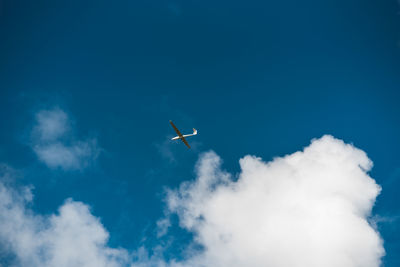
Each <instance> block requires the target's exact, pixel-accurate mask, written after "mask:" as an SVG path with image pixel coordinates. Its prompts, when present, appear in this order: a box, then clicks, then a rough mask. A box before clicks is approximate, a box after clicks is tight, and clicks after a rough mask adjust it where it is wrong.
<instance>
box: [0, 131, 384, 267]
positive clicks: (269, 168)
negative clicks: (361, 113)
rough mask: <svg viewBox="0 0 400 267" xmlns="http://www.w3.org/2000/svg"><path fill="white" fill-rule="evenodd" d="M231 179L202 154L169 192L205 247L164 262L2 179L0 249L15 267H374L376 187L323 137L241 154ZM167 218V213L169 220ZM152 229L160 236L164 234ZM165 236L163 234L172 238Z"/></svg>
mask: <svg viewBox="0 0 400 267" xmlns="http://www.w3.org/2000/svg"><path fill="white" fill-rule="evenodd" d="M240 166H241V173H240V176H239V177H238V179H237V180H233V179H232V176H231V175H230V174H229V173H227V172H225V171H223V170H221V159H220V158H219V157H218V156H217V155H216V154H215V153H214V152H208V153H205V154H203V155H202V156H201V157H200V160H199V162H198V164H197V165H196V173H197V178H196V179H195V180H194V181H192V182H184V183H183V184H182V185H181V186H180V187H179V189H177V190H170V191H169V192H168V197H167V204H168V211H169V213H170V214H174V213H176V214H177V215H178V218H179V224H180V226H181V227H182V228H184V229H186V230H188V231H190V232H192V233H193V235H194V240H193V242H194V243H195V244H196V245H200V247H202V248H203V249H191V248H193V247H197V248H198V247H199V246H189V247H188V248H187V251H186V254H185V257H186V259H185V260H178V259H172V260H165V258H163V256H162V254H163V248H162V243H160V244H159V245H157V246H155V247H154V248H153V249H152V252H151V253H149V252H148V251H147V250H146V249H145V248H143V247H140V248H138V249H137V250H136V251H133V252H131V253H130V252H128V251H126V250H124V249H115V248H111V247H109V246H108V245H107V240H108V236H109V234H108V232H107V230H106V229H105V228H104V227H103V225H102V224H101V222H100V221H99V219H98V218H96V217H94V216H93V215H92V214H91V212H90V209H89V207H88V206H87V205H85V204H84V203H81V202H76V201H73V200H70V199H69V200H67V201H66V202H65V203H64V204H63V205H62V206H61V207H60V208H59V211H58V213H56V214H52V215H50V216H42V215H38V214H35V213H34V212H33V211H32V210H31V209H29V208H28V206H29V205H30V203H31V201H32V193H31V190H30V189H29V188H22V189H19V190H16V189H12V187H10V186H8V185H7V183H6V182H4V181H6V180H7V179H4V176H3V178H1V179H0V245H1V246H3V247H4V246H5V248H6V249H7V250H8V251H9V252H11V253H13V254H14V255H15V256H16V260H17V264H19V265H18V266H44V267H47V266H61V267H63V266H65V267H69V266H89V267H90V266H100V267H101V266H111V267H113V266H128V265H129V266H132V267H133V266H135V267H136V266H138V267H139V266H140V267H142V266H157V267H167V266H169V267H183V266H185V267H186V266H190V267H200V266H201V267H204V266H213V267H222V266H223V267H225V266H232V267H244V266H246V267H253V266H254V267H255V266H257V267H258V266H271V267H282V266H285V267H286V266H293V267H297V266H302V267H303V266H310V267H313V266H318V267H319V266H324V267H377V266H379V265H380V262H381V258H382V257H383V255H384V253H385V252H384V249H383V240H382V239H381V237H380V235H379V233H378V232H377V230H376V228H374V227H373V226H371V225H370V224H369V223H368V218H369V216H370V215H371V209H372V207H373V205H374V202H375V199H376V197H377V195H378V194H379V193H380V187H379V186H378V185H377V184H376V183H375V181H374V180H373V179H372V178H371V177H369V175H368V173H367V172H368V171H369V170H370V169H371V167H372V162H371V161H370V160H369V159H368V157H367V155H366V154H365V153H364V152H363V151H362V150H359V149H357V148H355V147H354V146H352V145H349V144H345V143H344V142H343V141H341V140H338V139H335V138H333V137H331V136H324V137H322V138H320V139H317V140H313V142H312V143H311V145H310V146H308V147H306V148H305V149H304V151H301V152H296V153H294V154H291V155H287V156H285V157H282V158H275V159H274V160H273V161H271V162H268V163H267V162H263V161H262V160H261V159H260V158H257V157H253V156H246V157H244V158H242V159H241V160H240ZM170 214H169V215H170ZM170 223H171V222H170V221H169V219H168V216H167V218H165V219H160V220H159V222H158V226H159V232H158V233H157V235H158V236H159V237H160V236H162V235H164V234H165V232H166V231H167V229H168V228H169V227H170ZM170 234H171V233H170Z"/></svg>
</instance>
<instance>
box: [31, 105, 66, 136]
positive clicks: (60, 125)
mask: <svg viewBox="0 0 400 267" xmlns="http://www.w3.org/2000/svg"><path fill="white" fill-rule="evenodd" d="M35 117H36V123H37V124H36V126H35V128H34V132H35V133H36V134H37V135H38V137H39V138H40V139H41V140H42V141H52V140H56V139H57V138H59V137H61V136H62V135H64V134H65V133H66V132H67V131H68V130H69V128H70V125H69V120H68V116H67V114H66V113H65V112H64V111H62V110H61V109H59V108H55V109H52V110H41V111H39V112H38V113H37V114H36V116H35Z"/></svg>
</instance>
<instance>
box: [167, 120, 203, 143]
mask: <svg viewBox="0 0 400 267" xmlns="http://www.w3.org/2000/svg"><path fill="white" fill-rule="evenodd" d="M169 123H171V126H172V127H173V128H174V130H175V132H176V133H177V134H178V136H175V137H174V138H172V139H171V140H177V139H181V140H182V142H183V143H185V145H186V146H187V147H188V148H190V146H189V144H188V142H187V141H186V139H185V137H188V136H193V135H196V134H197V130H196V129H195V128H193V133H192V134H185V135H183V134H181V132H180V131H179V130H178V128H176V126H175V125H174V123H173V122H172V121H169Z"/></svg>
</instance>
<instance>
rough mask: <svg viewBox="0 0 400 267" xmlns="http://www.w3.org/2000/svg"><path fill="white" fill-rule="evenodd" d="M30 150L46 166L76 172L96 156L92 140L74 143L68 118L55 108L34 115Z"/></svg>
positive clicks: (97, 152)
mask: <svg viewBox="0 0 400 267" xmlns="http://www.w3.org/2000/svg"><path fill="white" fill-rule="evenodd" d="M32 136H33V150H34V151H35V153H36V155H37V156H38V158H39V160H40V161H42V162H43V163H45V164H46V165H47V166H48V167H50V168H53V169H56V168H61V169H64V170H79V169H82V168H84V167H86V166H87V165H88V164H90V163H91V162H93V160H95V159H96V158H97V156H98V154H99V151H100V149H99V147H98V145H97V142H96V139H88V140H76V139H75V138H74V136H73V134H72V131H71V122H70V120H69V118H68V115H67V114H66V113H65V112H64V111H62V110H61V109H59V108H55V109H52V110H42V111H39V112H38V113H37V114H36V125H35V126H34V128H33V131H32Z"/></svg>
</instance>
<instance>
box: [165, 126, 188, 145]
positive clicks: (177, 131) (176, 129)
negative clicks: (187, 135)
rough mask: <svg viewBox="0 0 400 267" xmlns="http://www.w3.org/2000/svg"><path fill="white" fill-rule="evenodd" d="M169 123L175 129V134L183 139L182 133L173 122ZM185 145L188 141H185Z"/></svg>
mask: <svg viewBox="0 0 400 267" xmlns="http://www.w3.org/2000/svg"><path fill="white" fill-rule="evenodd" d="M169 123H171V126H172V127H173V128H174V130H175V132H176V133H177V134H178V135H179V137H182V134H181V132H180V131H179V130H178V128H176V126H175V124H173V122H172V121H169ZM182 141H183V140H182ZM184 143H185V144H187V143H186V141H184ZM187 146H189V145H187Z"/></svg>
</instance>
